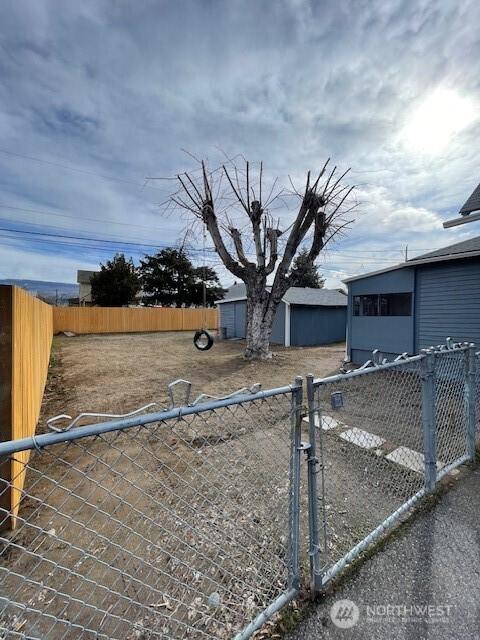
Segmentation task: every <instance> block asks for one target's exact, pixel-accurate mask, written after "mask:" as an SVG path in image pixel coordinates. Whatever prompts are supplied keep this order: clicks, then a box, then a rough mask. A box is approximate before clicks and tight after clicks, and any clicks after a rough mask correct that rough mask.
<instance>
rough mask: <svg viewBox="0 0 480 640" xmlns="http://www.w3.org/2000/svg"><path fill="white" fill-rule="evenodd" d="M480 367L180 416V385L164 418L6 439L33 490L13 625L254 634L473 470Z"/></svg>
mask: <svg viewBox="0 0 480 640" xmlns="http://www.w3.org/2000/svg"><path fill="white" fill-rule="evenodd" d="M479 357H480V356H479V355H478V354H476V352H475V349H474V347H473V346H469V345H454V344H451V343H450V344H449V346H448V348H447V347H445V348H437V349H433V350H431V351H429V352H425V353H422V354H420V355H418V356H414V357H409V358H407V357H401V358H400V359H398V360H396V361H395V362H389V363H387V362H379V361H377V360H374V362H372V363H370V366H368V367H364V368H362V369H359V370H356V371H352V372H348V373H346V374H341V375H337V376H332V377H330V378H324V379H315V378H314V377H313V376H310V377H308V379H307V385H306V391H307V392H306V395H305V397H304V394H303V384H302V379H301V378H297V379H295V381H294V383H293V384H291V385H287V386H285V387H282V388H277V389H271V390H267V391H261V390H259V389H258V387H257V386H255V387H252V388H251V389H242V390H241V391H239V392H237V393H235V394H232V395H230V396H227V397H224V398H212V397H207V396H204V395H202V396H199V397H198V398H197V399H196V400H194V401H193V402H189V398H188V394H187V396H186V398H185V401H183V402H181V403H180V405H181V406H177V405H176V404H175V402H174V399H175V398H174V395H175V393H174V391H175V392H178V389H179V388H180V387H181V385H182V384H184V383H183V381H178V384H175V385H173V386H172V388H171V390H172V396H171V398H172V403H171V406H170V407H168V408H166V409H165V410H163V411H160V412H157V413H149V414H137V415H133V416H130V417H123V418H119V419H116V420H109V421H108V422H98V423H91V424H87V425H84V426H78V424H79V422H78V421H75V420H72V421H70V422H68V424H66V426H65V427H64V428H63V429H61V427H59V424H60V421H55V422H54V423H53V425H54V426H55V429H56V431H55V432H51V433H45V434H42V435H39V436H37V437H30V438H25V439H23V440H17V441H12V442H4V443H1V444H0V460H1V461H3V463H5V462H6V463H11V462H12V461H13V460H16V459H17V458H19V457H20V460H21V464H22V465H23V467H24V469H26V482H25V485H24V487H23V489H22V498H23V501H22V504H21V508H20V510H19V512H18V515H17V521H18V522H17V527H16V529H15V530H13V531H9V532H4V534H3V536H2V537H1V543H2V547H1V548H2V551H1V555H0V584H1V588H0V629H2V630H3V631H4V632H5V634H6V635H7V637H18V636H22V637H23V636H25V635H26V636H28V637H31V638H54V639H55V638H64V637H68V638H82V639H86V638H92V639H93V638H96V639H97V638H98V639H101V638H122V639H123V638H126V639H129V638H132V639H133V638H142V637H143V638H146V637H148V638H162V639H164V638H166V639H170V638H172V639H173V638H175V639H180V638H186V637H187V638H188V637H191V638H210V639H212V638H235V640H243V639H246V638H249V637H250V636H251V635H252V634H253V633H254V632H255V631H256V630H257V629H259V628H260V627H261V626H262V625H263V624H264V623H265V622H266V621H267V620H268V619H269V618H271V617H272V616H273V615H274V614H275V613H276V612H278V611H280V610H281V609H282V607H284V606H285V605H286V604H287V603H288V602H290V601H291V600H293V599H295V598H296V597H297V595H298V593H299V590H300V589H301V588H302V587H303V586H305V585H306V583H307V582H308V581H310V583H311V586H312V588H313V589H314V590H320V589H323V588H324V587H325V585H327V584H328V583H329V582H330V581H331V580H332V579H333V578H334V577H335V576H337V575H338V574H340V573H341V572H342V571H343V570H344V569H345V567H347V566H348V565H349V564H350V563H351V562H352V561H353V560H354V559H355V558H356V557H357V556H359V555H360V554H361V553H362V552H363V551H365V550H366V549H367V548H369V546H370V545H372V544H374V543H375V541H376V540H377V539H378V538H379V537H380V536H381V535H382V534H384V533H385V532H386V531H387V530H388V529H389V528H390V527H392V526H393V525H394V524H395V523H397V522H398V521H400V520H401V519H402V518H403V517H404V516H405V515H406V514H407V513H408V512H409V511H410V509H411V508H412V507H414V506H415V505H416V504H417V503H418V502H420V500H421V499H422V498H423V497H424V496H425V495H426V494H428V493H429V492H431V491H433V490H434V489H435V486H436V485H437V483H438V482H439V481H440V480H441V479H442V478H443V477H444V476H445V475H446V474H448V473H449V472H451V471H452V470H453V469H454V468H455V467H457V466H459V465H461V464H462V463H464V462H466V461H467V460H470V459H473V457H474V455H475V438H476V437H477V438H478V435H479V431H478V427H476V415H478V412H477V410H476V409H477V405H478V402H479V392H478V389H479V382H480V378H479V375H480V363H479ZM187 388H189V387H187ZM72 423H74V424H72ZM51 424H52V423H51ZM27 451H28V452H31V453H32V456H31V458H30V459H29V460H28V461H27V462H25V461H24V458H23V457H22V454H23V453H24V452H27ZM12 481H14V479H13V480H12ZM9 487H10V483H9V482H4V483H3V487H2V488H1V489H0V491H2V492H3V491H7V490H8V489H9ZM10 518H11V512H10V511H9V510H8V508H3V509H2V511H0V523H1V521H2V520H3V522H6V521H8V520H9V519H10Z"/></svg>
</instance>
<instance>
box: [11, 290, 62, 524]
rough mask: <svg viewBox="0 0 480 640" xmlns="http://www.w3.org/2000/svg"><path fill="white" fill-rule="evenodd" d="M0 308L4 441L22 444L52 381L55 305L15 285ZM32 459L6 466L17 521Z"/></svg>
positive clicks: (21, 455) (23, 458)
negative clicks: (50, 366)
mask: <svg viewBox="0 0 480 640" xmlns="http://www.w3.org/2000/svg"><path fill="white" fill-rule="evenodd" d="M0 308H1V312H0V315H1V323H2V329H1V340H0V345H1V346H0V350H1V356H2V361H3V358H6V360H5V361H4V362H2V367H1V385H2V400H1V406H0V416H1V417H0V424H1V428H0V437H1V439H2V440H17V439H19V438H25V437H27V436H32V435H34V434H35V429H36V426H37V422H38V418H39V415H40V408H41V406H42V398H43V391H44V389H45V383H46V381H47V374H48V364H49V361H50V349H51V345H52V336H53V314H52V307H51V306H50V305H48V304H45V303H44V302H41V300H38V299H37V298H34V297H32V296H31V295H29V294H28V293H27V292H26V291H24V290H23V289H19V288H18V287H10V286H0ZM5 362H7V363H8V365H5ZM4 385H5V386H4ZM29 455H30V453H29V452H28V451H24V452H22V453H18V454H16V455H15V456H14V459H12V460H11V461H10V463H9V464H5V463H4V464H3V466H2V470H1V471H2V479H3V480H4V481H7V482H9V483H10V487H9V488H8V490H7V491H6V493H7V494H8V497H7V498H5V500H7V501H8V502H9V510H11V512H12V516H13V518H15V516H16V514H17V512H18V506H19V503H20V500H21V492H22V488H23V482H24V479H25V478H24V476H25V464H26V463H27V462H28V459H29ZM9 524H10V525H11V526H13V525H14V523H13V522H12V523H9Z"/></svg>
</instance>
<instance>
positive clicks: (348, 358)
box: [345, 283, 353, 362]
mask: <svg viewBox="0 0 480 640" xmlns="http://www.w3.org/2000/svg"><path fill="white" fill-rule="evenodd" d="M347 290H348V297H347V331H346V336H345V362H351V361H352V355H351V352H350V341H351V340H350V339H351V336H350V332H351V330H352V313H353V304H352V288H351V286H350V283H347Z"/></svg>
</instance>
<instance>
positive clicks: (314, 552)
mask: <svg viewBox="0 0 480 640" xmlns="http://www.w3.org/2000/svg"><path fill="white" fill-rule="evenodd" d="M313 380H314V377H313V375H312V374H309V375H308V376H307V400H308V433H309V445H308V447H307V455H308V457H307V462H308V529H309V556H310V580H311V589H312V592H313V593H314V592H315V591H318V590H320V589H321V587H322V578H323V572H322V568H321V562H320V542H319V530H318V492H317V472H318V469H317V467H318V458H317V450H316V425H315V415H319V411H318V407H316V406H315V385H314V384H313Z"/></svg>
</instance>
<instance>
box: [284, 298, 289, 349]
mask: <svg viewBox="0 0 480 640" xmlns="http://www.w3.org/2000/svg"><path fill="white" fill-rule="evenodd" d="M283 304H284V305H285V335H284V344H285V346H286V347H289V346H290V303H289V302H286V301H285V300H283Z"/></svg>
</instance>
